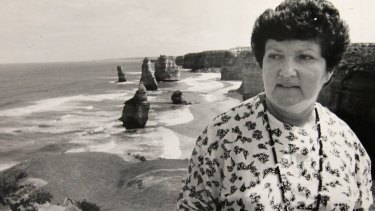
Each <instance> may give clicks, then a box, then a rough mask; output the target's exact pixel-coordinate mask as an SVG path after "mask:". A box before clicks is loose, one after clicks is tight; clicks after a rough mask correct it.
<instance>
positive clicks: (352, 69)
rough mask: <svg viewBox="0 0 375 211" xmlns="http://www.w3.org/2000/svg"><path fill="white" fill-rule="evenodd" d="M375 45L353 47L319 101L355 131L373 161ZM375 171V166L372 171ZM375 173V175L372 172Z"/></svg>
mask: <svg viewBox="0 0 375 211" xmlns="http://www.w3.org/2000/svg"><path fill="white" fill-rule="evenodd" d="M374 81H375V44H359V43H357V44H352V45H351V46H349V48H348V50H347V51H346V53H345V55H344V58H343V60H342V61H341V63H340V64H339V66H338V67H337V68H336V70H335V73H334V75H333V76H332V79H331V82H330V83H329V84H328V85H327V86H325V87H324V88H323V89H322V91H321V92H320V95H319V98H318V101H319V102H321V103H322V104H323V105H325V106H326V107H328V108H329V109H330V110H331V111H333V112H334V113H336V114H337V115H338V116H339V117H340V118H341V119H343V120H344V121H345V122H346V123H348V125H349V126H350V127H351V128H352V129H353V130H354V132H355V133H356V135H357V136H358V138H359V139H360V140H361V142H362V143H363V144H364V146H365V148H366V149H367V152H368V153H369V154H370V156H371V159H372V160H374V159H375V156H374V155H375V153H374V152H372V151H371V150H369V149H371V142H372V141H373V130H374V128H375V106H374V105H375V92H374V90H375V83H374ZM372 169H375V166H374V162H373V168H372ZM373 172H374V171H373Z"/></svg>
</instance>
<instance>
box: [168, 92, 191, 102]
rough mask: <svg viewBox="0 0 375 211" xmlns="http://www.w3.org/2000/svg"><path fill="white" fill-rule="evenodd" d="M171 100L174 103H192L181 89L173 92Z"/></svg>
mask: <svg viewBox="0 0 375 211" xmlns="http://www.w3.org/2000/svg"><path fill="white" fill-rule="evenodd" d="M171 100H172V103H173V104H185V105H186V104H190V103H189V102H187V101H186V100H185V99H184V98H183V97H182V92H181V91H179V90H177V91H174V92H173V93H172V96H171Z"/></svg>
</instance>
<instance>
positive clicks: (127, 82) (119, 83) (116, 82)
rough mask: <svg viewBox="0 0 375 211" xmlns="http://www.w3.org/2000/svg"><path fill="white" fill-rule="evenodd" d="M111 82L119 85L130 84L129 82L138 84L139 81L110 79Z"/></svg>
mask: <svg viewBox="0 0 375 211" xmlns="http://www.w3.org/2000/svg"><path fill="white" fill-rule="evenodd" d="M108 83H110V84H117V85H129V84H138V83H139V81H125V82H118V81H117V80H113V81H109V82H108Z"/></svg>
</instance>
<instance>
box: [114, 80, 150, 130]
mask: <svg viewBox="0 0 375 211" xmlns="http://www.w3.org/2000/svg"><path fill="white" fill-rule="evenodd" d="M149 110H150V103H148V102H147V91H146V88H145V86H144V85H143V83H142V81H141V82H140V83H139V86H138V90H137V92H136V93H135V95H134V97H133V98H131V99H130V100H128V101H126V102H125V105H124V108H123V110H122V116H121V118H120V120H121V121H122V123H123V126H124V127H125V128H126V129H136V128H144V127H145V125H146V122H147V120H148V112H149Z"/></svg>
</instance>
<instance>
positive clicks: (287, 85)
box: [277, 84, 299, 88]
mask: <svg viewBox="0 0 375 211" xmlns="http://www.w3.org/2000/svg"><path fill="white" fill-rule="evenodd" d="M277 86H279V87H282V88H298V87H299V86H297V85H296V84H277Z"/></svg>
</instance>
